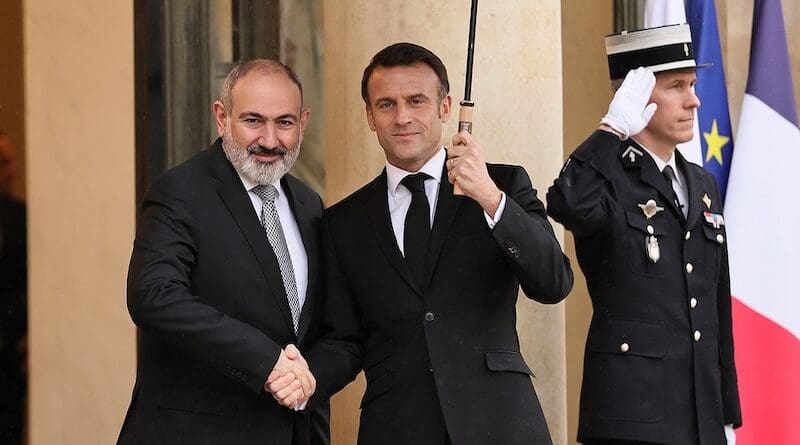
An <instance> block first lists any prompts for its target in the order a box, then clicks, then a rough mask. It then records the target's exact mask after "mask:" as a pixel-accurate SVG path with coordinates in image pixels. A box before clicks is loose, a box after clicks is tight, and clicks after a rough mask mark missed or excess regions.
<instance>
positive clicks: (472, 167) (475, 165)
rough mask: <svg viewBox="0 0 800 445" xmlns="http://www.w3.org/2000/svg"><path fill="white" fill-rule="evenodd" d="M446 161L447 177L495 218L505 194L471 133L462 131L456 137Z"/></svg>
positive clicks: (448, 151)
mask: <svg viewBox="0 0 800 445" xmlns="http://www.w3.org/2000/svg"><path fill="white" fill-rule="evenodd" d="M445 162H446V165H447V179H448V180H449V181H450V182H451V183H452V184H458V186H459V187H461V191H462V192H463V193H464V195H465V196H468V197H470V198H472V199H474V200H475V201H476V202H477V203H478V204H480V206H481V207H483V210H484V211H485V212H486V213H487V214H488V215H489V216H491V217H494V214H495V212H496V211H497V207H498V206H499V205H500V200H501V199H502V196H503V193H502V192H501V191H500V189H498V188H497V185H495V183H494V181H492V178H491V177H489V171H488V170H486V161H484V160H483V152H482V150H481V147H480V145H478V144H477V143H475V141H474V140H473V139H472V135H471V134H469V133H467V132H466V131H462V132H460V133H457V134H456V135H455V136H453V146H452V147H450V148H449V149H448V150H447V161H445Z"/></svg>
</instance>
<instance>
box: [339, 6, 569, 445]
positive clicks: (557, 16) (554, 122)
mask: <svg viewBox="0 0 800 445" xmlns="http://www.w3.org/2000/svg"><path fill="white" fill-rule="evenodd" d="M469 12H470V11H469V2H465V1H453V0H444V1H442V0H438V1H432V0H418V1H414V2H393V1H388V0H382V1H374V0H351V1H348V2H325V6H324V18H325V73H326V74H325V128H326V136H325V146H326V163H325V166H326V196H327V200H328V202H327V204H332V203H335V202H336V201H338V200H340V199H341V198H343V197H344V196H346V195H348V194H349V193H351V192H352V191H354V190H355V189H357V188H358V187H360V186H361V185H363V184H364V183H366V182H367V181H369V180H370V179H372V178H373V177H375V176H376V175H377V174H378V173H379V172H380V170H381V168H382V167H383V164H384V155H383V150H382V149H381V148H380V146H379V145H378V143H377V140H376V138H375V135H374V134H372V132H370V130H369V128H368V126H367V124H366V119H365V116H364V103H363V101H362V100H361V95H360V80H361V73H362V70H363V69H364V67H365V66H366V64H367V63H368V62H369V59H370V57H372V55H373V54H375V52H377V51H378V50H380V49H381V48H383V47H385V46H386V45H388V44H390V43H393V42H399V41H409V42H414V43H418V44H421V45H423V46H425V47H427V48H429V49H431V50H432V51H433V52H435V53H436V54H438V55H439V56H440V57H441V58H442V60H443V61H444V63H445V65H446V66H447V68H448V74H449V76H450V83H451V94H452V95H453V99H454V104H457V103H458V101H460V100H461V99H462V95H463V91H464V72H465V63H466V46H467V34H468V24H469ZM477 23H478V26H477V37H476V44H475V64H474V75H473V86H472V99H473V100H474V101H475V102H476V104H477V106H476V112H475V123H474V135H475V137H476V138H477V139H478V141H479V142H480V143H481V145H482V146H483V147H484V150H485V151H486V155H487V159H488V160H489V161H495V162H507V163H514V164H522V165H523V166H525V167H526V168H527V170H528V172H529V173H530V175H531V177H532V179H533V182H534V187H536V188H537V189H538V190H539V191H540V197H542V198H543V196H544V193H545V192H546V189H547V187H548V186H549V185H550V184H551V183H552V181H553V178H554V177H555V176H556V174H557V173H558V171H559V168H560V166H561V164H562V159H563V153H562V101H563V97H562V75H561V70H562V61H561V2H560V1H555V0H542V1H536V2H531V1H526V0H514V1H503V2H482V3H481V4H480V6H479V12H478V22H477ZM454 114H455V115H454V116H452V117H451V120H450V122H449V123H448V125H447V127H446V130H445V132H444V133H445V137H444V139H445V140H444V141H443V142H444V143H449V142H448V141H449V139H450V138H451V137H452V135H453V134H454V133H455V130H456V125H457V122H456V121H457V120H458V119H457V115H458V107H457V106H456V107H455V113H454ZM558 234H559V236H561V235H562V232H561V231H560V229H559V231H558ZM517 327H518V331H519V334H520V338H521V341H522V348H523V354H524V355H525V358H526V360H527V361H528V363H529V364H530V366H531V368H532V369H533V371H534V373H535V374H536V378H535V379H534V386H535V387H536V391H537V394H538V395H539V399H540V400H541V403H542V406H543V408H544V411H545V415H546V417H547V420H548V424H549V427H550V431H551V433H552V435H553V439H554V441H555V443H557V444H563V443H565V441H566V431H567V425H566V371H565V366H566V365H565V355H564V350H565V337H564V331H565V326H564V307H563V304H560V305H556V306H544V305H540V304H538V303H535V302H532V301H530V300H528V299H526V298H525V297H524V296H522V295H520V301H519V304H518V326H517ZM362 393H363V381H362V380H357V381H356V383H354V384H352V385H350V386H349V387H348V388H347V389H345V391H343V392H342V393H340V394H339V395H338V396H336V397H335V398H334V400H333V404H332V409H333V414H332V439H333V443H336V444H339V443H354V440H355V434H356V429H357V425H358V415H359V413H358V404H359V401H360V398H361V394H362Z"/></svg>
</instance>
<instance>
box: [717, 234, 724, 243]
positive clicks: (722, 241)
mask: <svg viewBox="0 0 800 445" xmlns="http://www.w3.org/2000/svg"><path fill="white" fill-rule="evenodd" d="M717 242H718V243H720V244H722V243H724V242H725V237H724V236H722V234H721V233H720V234H718V235H717Z"/></svg>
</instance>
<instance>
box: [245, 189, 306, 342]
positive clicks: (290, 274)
mask: <svg viewBox="0 0 800 445" xmlns="http://www.w3.org/2000/svg"><path fill="white" fill-rule="evenodd" d="M253 192H254V193H255V194H256V195H258V197H259V198H261V202H262V204H261V225H262V226H263V227H264V229H265V230H266V231H267V238H269V243H270V245H272V250H273V251H274V252H275V256H276V257H277V258H278V266H280V269H281V278H283V287H284V288H285V289H286V298H287V299H288V300H289V309H290V310H291V311H292V322H293V323H294V332H295V333H297V323H298V321H299V320H300V298H299V297H298V295H297V283H296V282H295V279H294V268H293V267H292V259H291V257H290V256H289V248H288V247H287V246H286V237H285V236H284V235H283V228H282V227H281V220H280V218H278V209H277V208H276V207H275V198H277V197H278V190H277V189H275V186H274V185H272V184H267V185H258V186H255V187H253Z"/></svg>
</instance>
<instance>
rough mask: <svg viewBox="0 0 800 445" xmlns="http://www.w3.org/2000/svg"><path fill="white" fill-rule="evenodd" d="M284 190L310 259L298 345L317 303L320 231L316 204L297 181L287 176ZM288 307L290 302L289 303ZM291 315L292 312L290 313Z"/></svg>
mask: <svg viewBox="0 0 800 445" xmlns="http://www.w3.org/2000/svg"><path fill="white" fill-rule="evenodd" d="M281 185H282V186H283V190H285V191H286V197H287V198H288V200H289V207H291V209H292V214H293V215H294V219H295V221H296V222H297V227H298V228H299V229H300V237H301V238H302V240H303V247H304V248H305V251H306V257H307V259H308V268H307V270H308V286H307V287H306V298H305V302H304V303H303V308H302V309H301V312H300V320H299V321H298V325H297V339H298V343H300V342H301V339H302V338H303V335H304V334H305V332H306V330H307V329H308V323H309V320H310V317H311V312H312V311H311V308H312V307H313V304H314V303H315V301H314V298H315V297H316V295H315V294H316V292H315V291H314V290H315V289H317V280H318V279H319V272H320V271H319V268H318V267H317V264H319V255H320V252H319V251H318V239H319V234H318V230H317V229H316V228H315V227H314V224H315V223H314V221H313V216H314V212H315V210H314V208H312V206H314V205H316V203H312V202H309V201H308V200H307V199H306V198H307V196H306V195H305V194H304V193H303V192H302V191H301V190H299V189H298V184H297V180H296V179H295V178H294V177H291V176H289V175H286V176H284V177H283V179H282V180H281ZM287 307H288V302H287ZM290 314H291V312H290Z"/></svg>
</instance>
